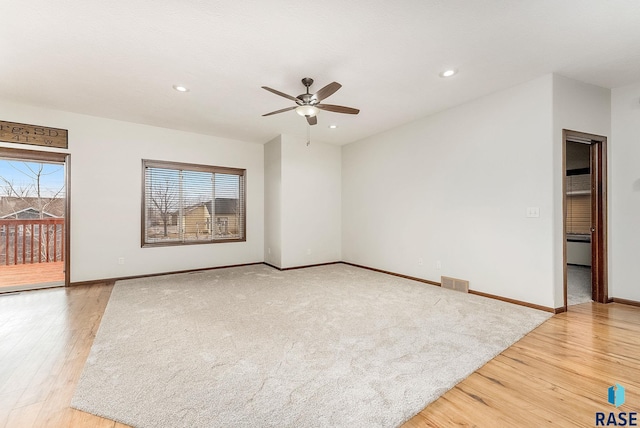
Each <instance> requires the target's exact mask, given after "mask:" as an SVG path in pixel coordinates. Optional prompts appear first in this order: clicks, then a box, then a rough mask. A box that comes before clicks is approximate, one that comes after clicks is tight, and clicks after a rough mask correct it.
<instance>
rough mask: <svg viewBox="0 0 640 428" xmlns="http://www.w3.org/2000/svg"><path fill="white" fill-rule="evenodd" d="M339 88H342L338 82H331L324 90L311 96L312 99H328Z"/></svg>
mask: <svg viewBox="0 0 640 428" xmlns="http://www.w3.org/2000/svg"><path fill="white" fill-rule="evenodd" d="M340 88H342V85H341V84H339V83H338V82H331V83H329V84H328V85H327V86H325V87H324V88H322V89H320V90H319V91H318V92H316V93H315V94H314V95H313V97H314V98H315V99H317V100H318V101H322V100H324V99H325V98H328V97H330V96H331V95H333V94H334V93H335V92H336V91H337V90H338V89H340Z"/></svg>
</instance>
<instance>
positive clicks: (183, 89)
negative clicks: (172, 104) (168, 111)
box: [173, 85, 189, 92]
mask: <svg viewBox="0 0 640 428" xmlns="http://www.w3.org/2000/svg"><path fill="white" fill-rule="evenodd" d="M173 89H175V90H176V91H178V92H189V88H187V87H186V86H182V85H173Z"/></svg>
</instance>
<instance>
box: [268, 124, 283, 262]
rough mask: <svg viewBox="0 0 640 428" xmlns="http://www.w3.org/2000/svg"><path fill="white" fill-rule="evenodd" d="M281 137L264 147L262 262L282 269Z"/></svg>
mask: <svg viewBox="0 0 640 428" xmlns="http://www.w3.org/2000/svg"><path fill="white" fill-rule="evenodd" d="M281 193H282V137H281V136H277V137H276V138H274V139H273V140H271V141H269V142H268V143H267V144H265V145H264V260H265V262H267V263H269V264H271V265H273V266H276V267H279V268H281V267H282V214H281V206H282V198H281Z"/></svg>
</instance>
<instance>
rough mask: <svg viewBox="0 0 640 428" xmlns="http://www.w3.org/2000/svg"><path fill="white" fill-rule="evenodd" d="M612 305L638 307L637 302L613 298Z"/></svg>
mask: <svg viewBox="0 0 640 428" xmlns="http://www.w3.org/2000/svg"><path fill="white" fill-rule="evenodd" d="M611 300H613V303H620V304H622V305H629V306H638V307H640V302H638V301H637V300H628V299H620V298H618V297H614V298H613V299H611Z"/></svg>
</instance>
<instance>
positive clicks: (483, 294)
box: [469, 290, 564, 314]
mask: <svg viewBox="0 0 640 428" xmlns="http://www.w3.org/2000/svg"><path fill="white" fill-rule="evenodd" d="M469 294H475V295H476V296H482V297H488V298H490V299H495V300H500V301H503V302H507V303H513V304H516V305H520V306H526V307H528V308H532V309H538V310H540V311H545V312H551V313H552V314H556V313H559V312H556V311H558V310H560V309H562V310H563V311H564V307H562V308H550V307H548V306H542V305H536V304H535V303H529V302H523V301H522V300H516V299H510V298H508V297H502V296H497V295H495V294H489V293H482V292H480V291H475V290H469Z"/></svg>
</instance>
